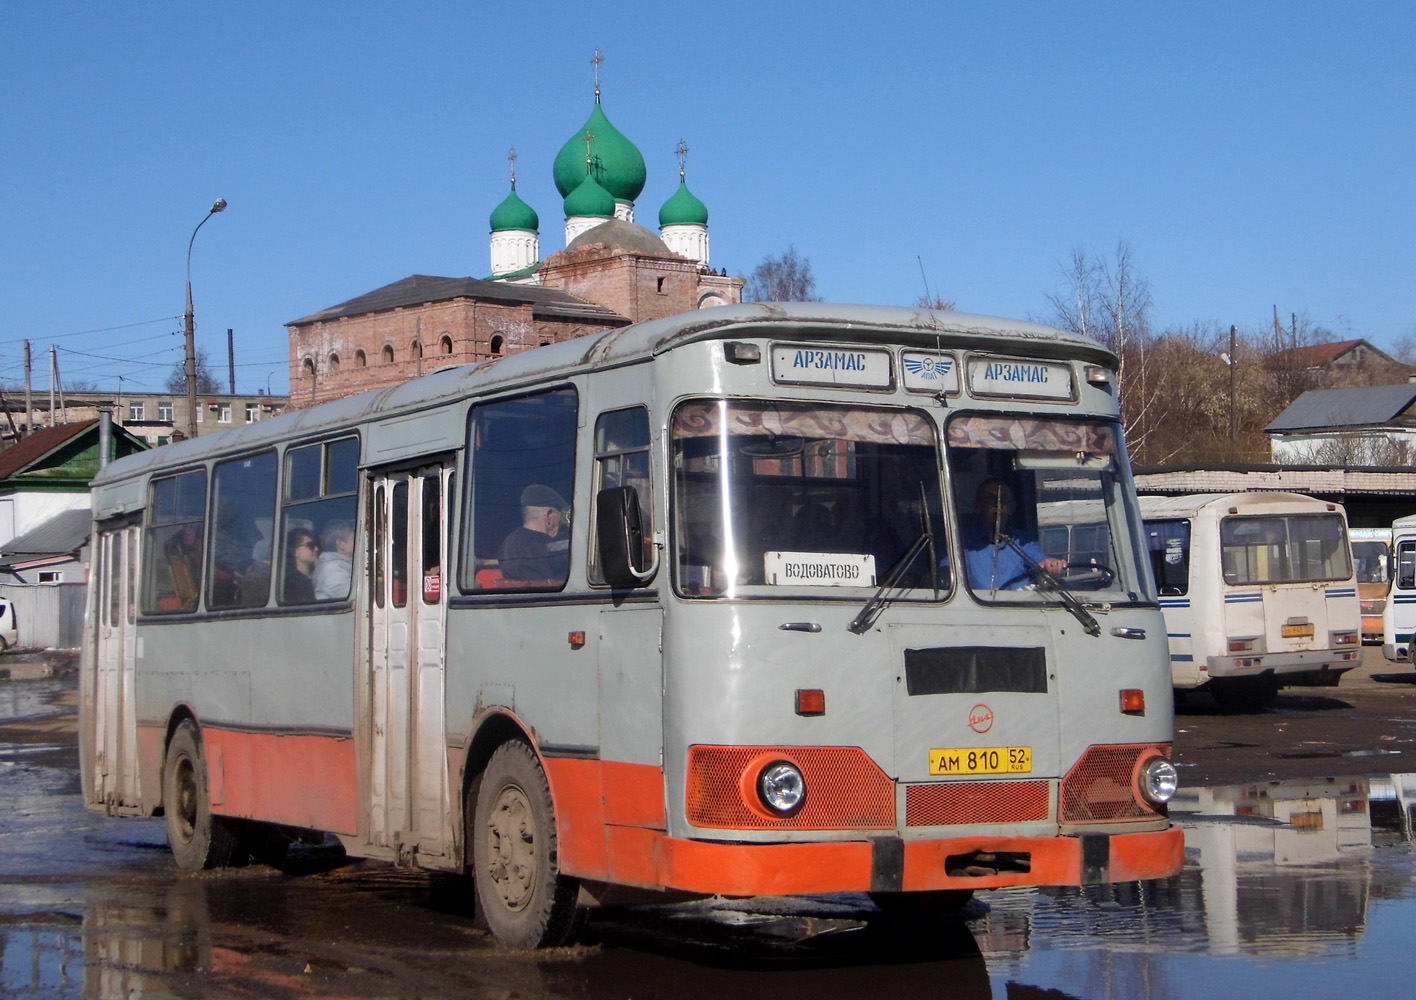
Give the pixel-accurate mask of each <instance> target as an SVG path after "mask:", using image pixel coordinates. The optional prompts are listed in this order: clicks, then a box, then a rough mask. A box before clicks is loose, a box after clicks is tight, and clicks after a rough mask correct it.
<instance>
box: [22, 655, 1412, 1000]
mask: <svg viewBox="0 0 1416 1000" xmlns="http://www.w3.org/2000/svg"><path fill="white" fill-rule="evenodd" d="M1366 654H1367V655H1366V657H1365V659H1364V662H1363V666H1362V667H1361V668H1360V669H1359V670H1356V671H1353V672H1352V673H1350V674H1348V675H1347V676H1346V677H1344V678H1343V680H1342V682H1341V684H1340V685H1339V686H1338V687H1336V688H1331V689H1314V690H1308V691H1300V692H1286V693H1284V694H1282V695H1280V697H1279V699H1278V701H1277V702H1276V703H1275V705H1274V706H1273V707H1272V708H1271V709H1269V710H1267V711H1265V712H1263V713H1260V714H1257V715H1252V716H1227V715H1223V714H1221V713H1219V712H1218V710H1217V709H1216V707H1215V706H1214V705H1213V704H1212V703H1209V702H1207V699H1205V698H1203V697H1202V696H1201V697H1196V698H1192V699H1190V701H1189V702H1188V703H1186V704H1184V705H1182V706H1181V707H1180V710H1179V714H1178V715H1177V719H1176V724H1177V740H1176V753H1175V760H1176V762H1177V764H1178V765H1179V766H1180V772H1181V777H1182V782H1183V786H1182V792H1181V795H1180V796H1179V797H1177V800H1176V802H1175V804H1174V808H1173V810H1172V816H1173V818H1174V819H1175V821H1176V822H1177V823H1179V824H1181V825H1182V826H1184V827H1185V829H1186V843H1187V859H1186V867H1185V870H1184V872H1182V873H1181V874H1180V875H1178V876H1175V877H1174V878H1171V879H1164V880H1158V881H1154V882H1147V883H1128V884H1122V885H1116V886H1107V887H1087V888H1082V889H1075V888H1074V889H1067V888H1044V889H1029V890H1006V891H998V892H992V893H981V894H980V895H979V896H978V897H976V899H975V900H974V901H973V902H972V903H971V904H970V905H969V907H968V908H967V909H966V910H965V913H964V915H963V919H961V920H943V921H938V922H934V923H930V924H925V925H909V926H905V925H901V924H898V923H895V924H891V923H886V922H884V921H882V920H881V919H879V917H878V914H877V912H876V911H875V909H874V907H873V906H872V905H871V904H870V902H869V900H868V899H867V898H866V897H864V896H832V897H813V898H805V899H803V898H796V899H787V900H725V899H718V900H706V901H702V902H699V903H693V904H684V905H680V906H676V907H660V908H639V909H632V910H617V911H599V912H597V913H596V914H594V915H593V916H592V918H591V919H590V921H589V923H588V925H587V934H586V943H584V944H582V945H578V946H576V947H573V948H566V949H557V950H554V951H551V952H543V953H538V954H535V955H527V954H522V953H516V952H511V951H508V950H506V949H504V948H501V947H500V946H498V945H497V944H496V943H495V942H494V941H492V940H491V939H490V937H489V936H488V935H487V934H486V933H485V931H483V930H481V929H480V928H479V927H478V926H477V923H476V920H475V917H474V914H473V913H472V912H471V907H470V905H469V899H470V887H469V886H468V885H467V884H466V883H465V882H464V881H463V880H461V879H457V878H451V877H448V876H443V875H437V874H430V873H425V872H418V871H409V870H401V869H394V868H392V867H389V866H387V865H382V864H378V863H374V862H353V863H351V862H348V861H347V860H346V859H344V858H343V857H342V855H341V854H340V852H339V851H338V850H337V848H336V847H334V846H333V845H330V846H325V847H319V846H314V847H305V848H301V849H300V851H299V852H298V854H297V855H296V856H294V857H293V859H292V862H291V863H290V864H289V865H287V870H284V871H277V870H275V869H272V868H269V867H265V866H261V865H251V866H249V867H245V868H237V869H228V870H224V871H219V872H209V873H203V874H200V875H196V876H191V875H184V874H182V873H180V872H178V871H177V869H176V868H175V867H174V866H173V864H172V862H171V859H170V855H169V853H168V851H167V848H166V845H165V842H164V834H163V829H162V825H161V821H160V820H157V821H153V820H118V819H109V818H107V817H104V816H101V815H98V814H94V813H90V812H87V811H86V810H84V808H83V807H82V804H81V802H80V798H79V787H78V774H77V763H78V760H77V746H76V736H75V731H76V722H77V714H76V709H75V704H76V700H77V698H76V695H77V692H76V691H75V677H74V674H73V670H72V664H66V663H64V662H58V663H56V664H55V673H56V676H50V677H45V676H42V674H38V673H36V674H35V675H34V676H20V677H17V678H15V679H10V680H0V996H5V997H10V996H15V997H124V998H127V997H133V996H146V997H169V996H171V997H488V998H498V1000H508V998H512V997H516V998H538V997H587V998H604V1000H611V998H614V1000H620V998H630V997H632V998H635V1000H650V998H657V997H664V998H671V997H672V998H689V1000H693V998H699V997H702V998H704V1000H710V998H711V1000H722V998H723V997H728V996H731V997H735V998H736V997H757V996H762V997H766V996H771V997H773V998H794V997H798V996H800V997H807V996H810V997H812V998H813V1000H833V998H837V997H839V998H847V997H850V998H858V997H861V996H876V995H903V996H928V997H943V996H948V997H961V998H977V997H993V998H1003V997H1007V998H1031V997H1076V998H1082V997H1087V998H1091V997H1096V998H1102V997H1107V998H1110V997H1133V996H1151V997H1174V998H1189V997H1206V998H1214V997H1229V996H1235V997H1237V996H1246V997H1248V996H1254V995H1276V994H1285V995H1291V996H1294V997H1300V996H1335V995H1338V994H1339V993H1342V994H1347V993H1350V992H1351V991H1352V990H1353V989H1360V990H1361V991H1362V992H1364V993H1365V992H1385V993H1388V994H1389V995H1405V988H1406V985H1407V980H1408V979H1409V974H1408V973H1407V969H1406V965H1407V954H1408V951H1409V946H1408V942H1409V939H1410V927H1411V926H1412V924H1413V921H1416V847H1414V846H1413V840H1412V836H1413V833H1412V823H1413V817H1416V671H1412V670H1411V668H1409V667H1405V668H1403V667H1400V666H1397V665H1392V664H1387V663H1386V662H1385V661H1384V660H1382V659H1381V655H1380V650H1379V649H1374V648H1371V647H1369V648H1368V649H1367V650H1366ZM40 659H43V658H42V657H41V658H40ZM6 660H9V657H7V658H6ZM22 662H24V661H22V660H19V659H16V660H14V661H11V664H12V665H15V666H18V665H19V664H21V663H22ZM1408 772H1411V773H1408ZM1408 785H1409V786H1410V789H1411V791H1410V793H1409V794H1408V791H1407V787H1408Z"/></svg>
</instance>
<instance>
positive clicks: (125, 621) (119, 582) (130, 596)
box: [91, 524, 142, 812]
mask: <svg viewBox="0 0 1416 1000" xmlns="http://www.w3.org/2000/svg"><path fill="white" fill-rule="evenodd" d="M141 534H142V528H141V527H140V526H139V525H137V524H130V525H127V526H124V527H121V528H117V529H115V530H112V531H104V532H102V533H101V534H100V535H99V537H98V546H97V549H98V553H97V554H98V559H97V563H98V566H97V573H96V577H97V583H98V593H97V594H96V595H95V602H94V614H95V615H97V618H98V629H97V630H96V631H97V636H98V644H97V649H96V650H95V656H94V664H95V667H96V674H97V677H96V678H95V684H94V709H95V711H94V720H93V728H94V731H93V733H92V744H91V745H92V746H93V748H94V768H93V788H92V790H91V792H92V799H93V801H95V802H101V803H103V804H105V805H106V806H107V807H108V810H109V811H110V812H113V811H115V810H116V809H117V808H118V807H120V806H132V805H136V804H137V802H138V792H139V789H138V768H137V754H138V748H137V718H136V709H135V705H134V700H135V697H136V692H135V690H134V685H133V667H134V664H135V661H136V658H137V636H136V634H135V633H136V621H137V600H138V593H137V581H138V538H139V536H140V535H141Z"/></svg>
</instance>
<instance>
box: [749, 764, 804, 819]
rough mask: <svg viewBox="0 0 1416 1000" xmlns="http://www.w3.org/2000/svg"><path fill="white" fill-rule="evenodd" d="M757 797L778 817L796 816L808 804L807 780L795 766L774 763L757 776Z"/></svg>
mask: <svg viewBox="0 0 1416 1000" xmlns="http://www.w3.org/2000/svg"><path fill="white" fill-rule="evenodd" d="M757 796H758V798H760V799H761V800H762V804H763V805H764V806H766V807H767V808H768V809H770V810H772V812H774V813H776V814H777V815H778V816H795V815H796V814H797V813H799V812H800V811H801V807H802V806H803V805H805V804H806V779H805V778H803V777H802V776H801V770H800V769H799V768H798V767H797V766H796V765H795V764H792V763H790V762H788V761H785V760H776V761H773V762H772V763H770V764H768V765H767V766H766V767H764V768H763V769H762V771H761V772H760V773H759V774H758V775H757Z"/></svg>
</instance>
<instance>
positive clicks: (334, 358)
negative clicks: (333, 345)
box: [329, 354, 339, 372]
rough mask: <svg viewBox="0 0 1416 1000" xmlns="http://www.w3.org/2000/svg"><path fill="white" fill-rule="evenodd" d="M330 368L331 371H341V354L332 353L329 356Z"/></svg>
mask: <svg viewBox="0 0 1416 1000" xmlns="http://www.w3.org/2000/svg"><path fill="white" fill-rule="evenodd" d="M329 370H330V371H331V372H337V371H339V355H338V354H331V355H330V356H329Z"/></svg>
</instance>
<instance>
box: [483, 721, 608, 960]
mask: <svg viewBox="0 0 1416 1000" xmlns="http://www.w3.org/2000/svg"><path fill="white" fill-rule="evenodd" d="M476 795H477V804H476V808H475V811H474V821H473V828H472V831H471V833H470V837H471V839H472V861H473V876H472V877H473V881H474V883H475V885H476V887H477V904H478V906H479V907H480V909H481V911H482V916H483V918H484V919H485V920H486V922H487V926H488V927H489V928H491V931H492V933H493V934H494V935H495V936H496V938H497V940H498V941H500V942H502V943H503V944H506V945H509V946H511V947H513V948H546V947H553V946H555V945H562V944H569V943H571V941H573V940H574V939H575V936H576V934H577V933H578V931H579V929H580V928H579V924H580V917H581V916H582V913H581V912H580V911H579V910H578V909H577V907H576V905H575V904H576V899H577V897H578V896H579V894H580V886H579V883H578V882H577V880H576V879H574V878H571V877H570V876H567V875H562V874H561V873H560V860H559V852H558V850H557V843H556V820H555V810H554V808H553V806H552V804H551V789H550V784H549V783H548V782H547V781H546V772H545V771H544V770H543V769H542V767H541V762H540V761H539V760H537V758H536V754H535V753H534V752H532V750H531V748H530V747H529V746H527V745H526V744H525V743H523V742H521V741H519V740H516V741H512V742H510V743H504V744H502V745H501V746H500V747H498V748H497V750H496V752H495V753H493V754H492V758H491V760H490V761H489V762H488V763H487V769H486V771H484V772H483V773H482V777H481V781H480V782H479V783H478V787H477V790H476Z"/></svg>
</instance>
